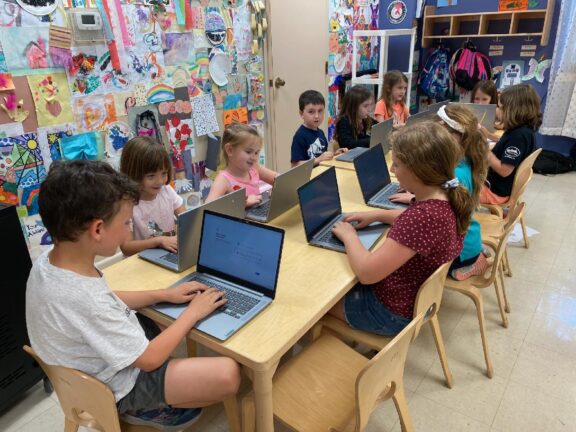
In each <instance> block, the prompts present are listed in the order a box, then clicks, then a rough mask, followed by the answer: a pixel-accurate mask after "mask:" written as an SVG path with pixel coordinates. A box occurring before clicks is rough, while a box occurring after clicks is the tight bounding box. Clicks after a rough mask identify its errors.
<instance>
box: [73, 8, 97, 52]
mask: <svg viewBox="0 0 576 432" xmlns="http://www.w3.org/2000/svg"><path fill="white" fill-rule="evenodd" d="M69 11H70V18H71V21H72V27H73V29H74V42H75V43H76V44H77V45H78V43H79V42H80V43H84V42H101V41H103V40H104V31H103V28H102V27H103V25H102V17H101V16H100V11H99V10H98V9H84V8H73V9H69Z"/></svg>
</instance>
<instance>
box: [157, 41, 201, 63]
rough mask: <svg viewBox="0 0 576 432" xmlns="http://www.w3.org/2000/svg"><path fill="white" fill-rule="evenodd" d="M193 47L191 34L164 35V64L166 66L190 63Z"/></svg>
mask: <svg viewBox="0 0 576 432" xmlns="http://www.w3.org/2000/svg"><path fill="white" fill-rule="evenodd" d="M194 47H195V45H194V40H193V37H192V34H190V33H166V34H165V35H164V51H163V52H164V63H165V64H166V66H176V65H179V64H187V63H190V60H191V59H192V58H193V57H192V58H191V54H193V53H194Z"/></svg>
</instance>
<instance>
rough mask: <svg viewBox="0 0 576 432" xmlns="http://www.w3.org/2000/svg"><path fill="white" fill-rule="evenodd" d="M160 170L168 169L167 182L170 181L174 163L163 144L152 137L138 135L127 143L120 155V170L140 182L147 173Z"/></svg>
mask: <svg viewBox="0 0 576 432" xmlns="http://www.w3.org/2000/svg"><path fill="white" fill-rule="evenodd" d="M160 170H166V171H168V180H167V181H166V184H168V183H170V181H171V180H172V164H171V163H170V156H169V155H168V152H167V151H166V149H165V148H164V146H163V145H162V144H160V143H159V142H158V141H156V140H154V139H152V138H150V137H136V138H132V139H131V140H129V141H128V142H127V143H126V145H125V146H124V148H123V149H122V156H121V157H120V172H122V173H124V174H126V175H127V176H128V177H130V178H131V179H132V180H134V181H135V182H138V183H140V182H142V179H143V178H144V176H145V175H146V174H150V173H155V172H157V171H160Z"/></svg>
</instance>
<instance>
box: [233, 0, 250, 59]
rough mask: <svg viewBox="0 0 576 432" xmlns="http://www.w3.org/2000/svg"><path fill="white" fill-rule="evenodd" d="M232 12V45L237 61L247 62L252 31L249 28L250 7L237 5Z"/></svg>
mask: <svg viewBox="0 0 576 432" xmlns="http://www.w3.org/2000/svg"><path fill="white" fill-rule="evenodd" d="M232 11H233V12H232V13H233V17H234V20H233V27H232V28H233V36H234V45H235V46H236V53H237V56H238V60H239V61H243V60H247V59H248V58H249V57H250V55H251V54H252V39H253V37H252V29H251V27H250V7H249V6H248V4H244V5H242V6H240V5H238V6H237V7H236V9H233V10H232Z"/></svg>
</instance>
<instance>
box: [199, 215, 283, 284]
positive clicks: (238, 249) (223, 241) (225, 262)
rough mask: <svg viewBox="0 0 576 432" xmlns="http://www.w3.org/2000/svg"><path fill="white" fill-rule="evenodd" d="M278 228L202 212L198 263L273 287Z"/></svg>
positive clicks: (280, 237) (279, 238) (279, 245)
mask: <svg viewBox="0 0 576 432" xmlns="http://www.w3.org/2000/svg"><path fill="white" fill-rule="evenodd" d="M282 241H283V234H282V232H281V231H276V230H272V229H267V228H266V227H262V226H258V225H254V224H250V223H246V222H242V221H236V220H233V219H229V218H226V217H222V216H218V215H215V214H212V213H208V212H205V213H204V224H203V225H202V240H201V242H202V244H201V246H200V256H199V258H198V264H199V265H202V266H204V267H208V268H210V269H214V270H216V271H218V272H220V273H224V274H226V275H230V276H232V277H234V278H237V279H242V280H244V281H247V282H250V283H252V284H255V285H258V286H260V287H262V288H263V289H266V290H269V291H274V287H275V284H276V278H277V273H278V267H279V265H280V254H281V253H282Z"/></svg>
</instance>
